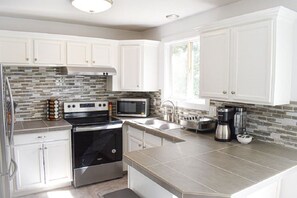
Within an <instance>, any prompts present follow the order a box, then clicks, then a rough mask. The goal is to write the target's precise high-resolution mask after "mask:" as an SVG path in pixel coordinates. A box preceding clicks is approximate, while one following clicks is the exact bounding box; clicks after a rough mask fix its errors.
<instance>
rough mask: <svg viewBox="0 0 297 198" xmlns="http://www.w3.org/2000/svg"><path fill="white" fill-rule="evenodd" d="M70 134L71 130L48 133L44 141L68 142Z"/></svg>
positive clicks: (45, 134)
mask: <svg viewBox="0 0 297 198" xmlns="http://www.w3.org/2000/svg"><path fill="white" fill-rule="evenodd" d="M70 133H71V132H70V130H65V131H53V132H47V133H44V136H45V137H44V141H46V142H50V141H57V140H68V139H69V135H70Z"/></svg>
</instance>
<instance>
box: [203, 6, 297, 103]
mask: <svg viewBox="0 0 297 198" xmlns="http://www.w3.org/2000/svg"><path fill="white" fill-rule="evenodd" d="M265 13H266V14H264V13H262V12H257V13H254V14H250V15H245V16H243V17H241V16H239V17H236V18H235V19H229V20H228V21H223V22H221V24H218V25H217V27H220V29H219V30H218V29H216V28H215V27H216V26H215V25H213V26H212V27H211V28H210V29H208V30H207V31H205V32H203V33H202V34H201V65H200V67H201V73H200V79H201V82H200V96H201V97H205V98H211V99H218V100H226V101H231V102H241V103H252V104H264V105H281V104H289V102H290V99H291V97H290V96H291V95H290V94H291V70H292V60H293V54H292V52H293V43H294V42H293V32H294V31H293V27H294V26H293V25H294V20H295V19H296V15H295V13H293V12H292V11H289V10H287V9H284V8H277V9H272V10H269V11H265ZM268 14H269V15H268ZM240 19H241V20H240ZM226 26H227V27H226ZM224 27H225V28H224ZM206 29H207V28H206Z"/></svg>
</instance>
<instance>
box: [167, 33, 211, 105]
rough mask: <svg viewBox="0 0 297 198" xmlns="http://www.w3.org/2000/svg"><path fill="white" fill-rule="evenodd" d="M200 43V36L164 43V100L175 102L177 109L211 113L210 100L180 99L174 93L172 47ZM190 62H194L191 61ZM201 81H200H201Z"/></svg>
mask: <svg viewBox="0 0 297 198" xmlns="http://www.w3.org/2000/svg"><path fill="white" fill-rule="evenodd" d="M195 41H199V42H200V36H198V37H192V38H185V39H182V40H173V41H170V42H165V43H164V87H163V95H164V98H163V99H164V100H171V101H173V102H174V103H175V104H176V106H177V107H181V108H187V109H195V110H204V111H209V104H210V100H209V99H205V98H200V97H199V98H190V99H186V100H185V99H179V98H174V97H173V93H172V91H173V90H172V86H171V85H172V83H171V82H172V80H173V75H172V64H171V62H172V58H171V55H172V46H173V45H178V44H182V43H190V42H195ZM188 61H192V60H191V59H189V60H188ZM199 81H200V79H199Z"/></svg>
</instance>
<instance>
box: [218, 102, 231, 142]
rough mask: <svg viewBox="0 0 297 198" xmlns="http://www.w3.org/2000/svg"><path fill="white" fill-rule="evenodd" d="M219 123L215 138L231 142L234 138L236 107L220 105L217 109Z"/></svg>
mask: <svg viewBox="0 0 297 198" xmlns="http://www.w3.org/2000/svg"><path fill="white" fill-rule="evenodd" d="M217 116H218V125H217V129H216V134H215V140H216V141H220V142H229V141H231V140H232V139H233V138H234V108H233V107H219V108H218V110H217Z"/></svg>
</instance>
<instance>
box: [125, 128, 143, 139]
mask: <svg viewBox="0 0 297 198" xmlns="http://www.w3.org/2000/svg"><path fill="white" fill-rule="evenodd" d="M128 134H129V135H130V136H132V137H134V138H136V139H138V140H143V131H141V130H139V129H135V128H133V127H130V126H128Z"/></svg>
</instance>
